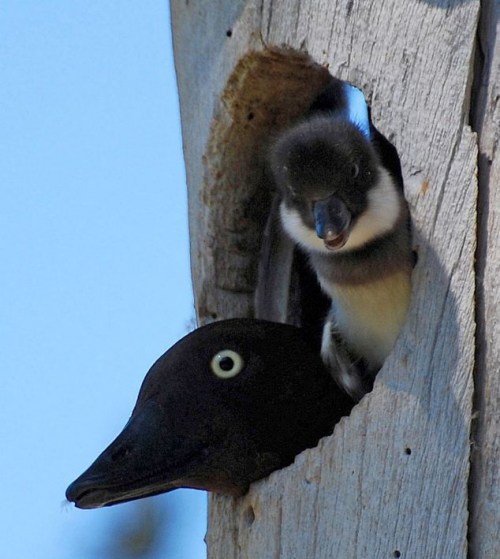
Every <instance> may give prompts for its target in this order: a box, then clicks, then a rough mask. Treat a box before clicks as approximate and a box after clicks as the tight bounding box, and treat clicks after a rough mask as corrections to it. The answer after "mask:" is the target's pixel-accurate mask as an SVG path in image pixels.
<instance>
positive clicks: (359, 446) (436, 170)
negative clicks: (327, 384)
mask: <svg viewBox="0 0 500 559" xmlns="http://www.w3.org/2000/svg"><path fill="white" fill-rule="evenodd" d="M234 4H235V3H234ZM232 5H233V2H231V1H229V0H227V1H224V0H219V2H217V3H210V9H208V4H207V2H203V1H201V0H198V1H193V0H190V2H189V7H187V8H186V7H185V5H184V3H183V2H182V3H181V2H180V1H173V2H172V13H173V26H174V44H175V52H176V67H177V72H178V77H179V90H180V97H181V108H182V118H183V133H184V144H185V154H186V163H187V167H188V183H189V190H190V220H191V235H192V243H193V246H192V266H193V276H194V284H195V293H196V298H197V305H198V311H199V315H200V318H201V319H202V320H203V321H204V320H210V319H211V317H214V318H225V317H228V316H235V315H237V314H239V315H241V316H244V315H246V314H251V312H252V296H253V289H254V287H255V281H256V277H251V274H252V273H253V271H252V270H255V269H256V268H255V267H254V266H255V261H254V260H252V256H251V254H253V253H255V247H256V246H258V244H259V240H260V237H259V227H262V224H261V223H259V222H258V220H256V221H255V223H253V224H251V225H249V229H248V231H246V232H245V234H244V235H243V236H242V239H244V240H245V242H246V239H248V238H251V239H252V243H250V245H249V246H250V248H249V250H247V251H246V252H245V254H244V255H243V258H242V260H240V261H239V262H238V260H237V259H233V258H232V257H231V256H230V255H231V254H232V251H233V249H234V247H235V246H237V245H238V243H237V242H236V241H235V237H233V239H232V240H231V239H230V237H231V234H232V233H231V232H232V229H234V226H235V223H234V222H231V221H229V225H227V226H224V227H220V223H224V220H225V219H226V218H225V217H224V215H223V213H222V212H220V211H219V210H218V209H217V208H215V209H214V208H213V207H211V206H210V204H207V203H206V200H205V203H204V202H203V201H202V199H201V198H200V195H201V194H200V193H203V195H205V194H207V193H208V199H209V201H210V200H213V201H215V203H216V204H221V203H223V202H224V201H223V200H220V199H217V195H216V192H217V189H218V188H224V187H223V186H222V187H221V186H220V185H221V181H220V179H221V177H220V176H217V172H216V173H213V174H212V178H210V177H208V178H207V176H208V175H210V173H211V172H212V171H211V170H212V169H214V168H215V169H217V170H218V171H221V170H222V171H223V170H224V169H225V168H226V165H227V169H228V172H229V173H232V174H233V177H237V176H238V172H239V178H240V179H241V178H243V179H246V178H249V179H250V183H251V184H252V185H255V184H258V180H256V179H255V177H254V176H253V175H252V174H251V173H250V171H249V170H248V168H247V166H248V164H249V163H248V161H249V159H248V157H247V158H245V157H243V156H242V157H241V158H238V157H235V156H234V154H233V153H231V150H234V148H235V145H234V143H235V142H236V143H237V144H238V145H237V147H238V148H239V153H240V154H244V153H247V156H248V150H249V149H250V148H251V147H252V146H256V145H258V144H259V143H260V141H261V140H262V139H263V138H264V137H265V136H266V135H268V134H272V130H273V129H275V128H276V127H279V126H281V125H283V124H284V123H285V122H286V121H287V120H290V119H293V118H295V117H296V116H298V115H300V114H301V110H302V111H303V109H304V108H305V107H306V106H307V101H308V99H310V97H311V93H314V90H315V88H317V87H319V85H318V83H316V84H314V83H313V84H312V85H311V83H309V80H308V79H307V80H306V79H305V76H307V77H308V78H311V77H312V76H314V75H316V76H319V75H320V73H319V72H318V70H317V69H316V70H315V71H313V72H312V73H311V72H310V71H309V69H308V67H307V65H304V64H302V63H301V62H300V61H299V59H297V57H294V56H292V55H290V60H289V62H288V63H287V62H286V60H283V59H282V58H281V57H280V56H276V57H274V55H273V53H272V52H271V53H269V52H268V51H267V50H266V49H269V48H274V47H282V46H285V47H288V48H292V49H295V50H296V51H304V50H307V51H308V52H309V54H310V55H311V56H312V58H313V59H314V60H315V61H316V62H318V63H320V64H327V65H329V68H330V71H331V72H332V73H333V74H334V75H336V76H337V77H339V78H342V79H346V80H349V81H351V82H353V83H355V84H356V85H358V86H359V87H361V88H362V90H363V91H364V92H365V94H367V96H368V99H369V101H370V102H371V104H372V110H373V119H374V122H375V124H376V125H377V127H378V128H379V129H380V130H381V132H383V133H384V134H386V135H387V136H388V137H389V138H390V139H391V140H392V141H393V142H394V143H395V145H396V146H397V148H398V150H399V152H400V155H401V159H402V164H403V169H404V173H405V178H406V183H407V195H408V198H409V201H410V205H411V209H412V214H413V216H414V221H415V227H416V231H417V240H416V242H417V244H418V245H419V263H418V266H417V268H416V270H415V273H414V297H413V302H412V309H411V312H410V318H409V320H408V323H407V325H406V327H405V329H404V332H403V335H402V336H401V337H400V339H399V341H398V344H397V347H396V348H395V351H394V352H393V354H392V355H391V357H390V358H389V359H388V361H387V363H386V365H385V366H384V369H383V371H382V372H381V373H380V375H379V378H378V380H377V382H376V386H375V389H374V391H373V393H372V394H370V395H369V396H368V397H366V398H365V399H364V400H363V401H362V402H361V403H360V404H359V405H358V406H357V407H356V408H355V409H354V410H353V413H352V414H351V416H350V417H349V418H346V419H345V420H343V421H342V422H341V423H340V424H339V426H338V427H337V429H336V431H335V433H334V434H333V436H331V437H329V438H327V439H324V440H323V441H322V442H321V443H320V445H319V447H318V448H316V449H313V450H309V451H306V452H305V453H303V454H302V455H300V456H299V457H298V458H297V460H296V462H295V464H294V465H292V466H290V467H289V468H286V469H285V470H282V471H280V472H276V473H274V474H273V475H272V476H270V478H269V479H267V480H263V481H262V482H259V483H257V484H254V486H253V487H252V488H251V490H250V493H249V494H248V495H247V496H246V497H244V498H242V499H239V500H233V499H230V498H224V497H215V498H211V510H210V519H209V532H208V538H207V541H208V545H209V555H210V556H211V557H214V558H221V557H224V558H226V557H227V558H233V557H234V558H236V557H239V558H240V557H251V558H254V557H259V559H261V558H267V557H269V558H275V557H276V558H277V557H286V558H293V557H297V558H302V557H304V558H305V557H318V558H323V557H324V558H327V557H341V558H342V559H349V558H351V557H352V558H355V557H370V558H372V557H373V558H378V557H391V556H399V555H398V553H400V554H401V557H408V558H414V557H415V558H416V557H419V558H420V557H447V558H448V557H449V558H459V557H465V556H466V552H467V540H466V535H467V517H468V509H467V507H468V502H467V481H468V470H469V432H470V421H471V400H472V367H473V362H474V299H473V298H474V268H473V260H474V250H475V205H476V179H475V170H476V147H475V137H474V135H473V134H472V133H471V131H470V130H469V128H468V127H467V126H466V125H465V124H464V122H465V116H466V114H467V112H468V108H469V107H468V104H469V92H470V87H471V80H472V72H471V66H472V52H473V44H474V37H475V31H476V23H477V15H478V5H479V3H478V0H470V1H459V0H455V1H453V0H450V1H449V2H447V3H445V2H430V1H429V2H423V1H418V0H408V1H405V2H400V1H399V0H385V1H384V2H371V3H369V2H360V1H353V0H336V1H333V0H332V1H326V0H324V1H313V0H309V1H308V0H301V1H299V0H297V1H296V2H293V1H285V0H282V1H276V0H264V1H263V2H257V1H253V0H248V1H247V2H245V3H243V2H239V3H238V9H236V8H235V7H234V8H230V6H232ZM184 9H186V12H184ZM218 10H219V11H220V17H221V20H224V19H225V21H224V23H221V22H220V21H215V20H216V18H215V17H214V15H213V13H214V12H216V11H218ZM208 12H210V13H208ZM227 28H231V30H232V36H231V37H227V36H226V30H227ZM457 30H460V32H457ZM193 33H196V39H194V38H193ZM197 33H200V34H201V35H202V37H200V41H199V42H198V36H197ZM250 51H255V52H257V53H262V56H264V57H268V61H269V65H268V71H267V73H265V74H266V75H264V76H263V75H260V74H259V73H256V74H253V75H251V73H249V71H248V67H247V70H246V73H245V72H241V69H239V67H238V64H240V63H241V58H242V57H243V56H244V55H247V54H248V53H249V52H250ZM266 53H267V54H266ZM284 56H285V55H284ZM273 57H274V58H273ZM257 58H259V57H258V56H257ZM259 60H260V59H259ZM247 64H259V63H258V62H255V59H254V58H251V59H250V62H248V61H247ZM287 64H288V69H289V72H288V74H290V75H287V76H286V78H284V77H283V76H284V75H285V74H286V73H287V72H286V68H287ZM301 72H302V74H301ZM249 75H251V76H252V79H253V80H254V81H259V80H263V82H262V83H266V84H267V85H266V87H269V84H271V83H272V81H273V79H275V80H276V81H277V82H279V84H281V85H280V86H279V87H278V88H277V89H276V90H275V91H274V96H275V97H277V99H278V100H277V102H275V103H274V104H272V105H271V106H272V107H273V108H272V109H269V105H266V106H265V107H264V108H263V112H262V113H261V116H260V117H259V118H252V121H251V122H252V123H253V124H252V126H253V127H255V130H250V131H248V129H247V132H246V133H245V134H250V136H251V137H252V138H253V139H252V141H251V142H250V143H249V142H248V139H247V138H245V134H243V131H242V130H243V119H242V115H244V114H248V113H247V112H243V111H247V110H248V107H247V106H246V105H245V106H244V107H242V108H241V111H242V112H241V113H237V112H236V113H235V112H234V110H233V109H234V106H235V100H236V99H233V100H232V101H231V102H229V104H228V102H227V99H228V97H227V92H228V91H233V92H234V91H236V92H237V95H236V98H238V96H239V95H241V94H242V92H243V91H244V89H242V88H241V87H240V88H239V89H238V87H237V86H238V84H241V83H244V80H245V79H246V78H248V76H249ZM273 76H274V78H273ZM293 76H299V79H298V80H294V79H293ZM320 81H321V80H319V82H320ZM290 84H292V85H290ZM293 84H295V85H293ZM247 86H248V87H257V89H258V88H259V87H260V86H259V85H258V84H257V86H255V84H253V85H252V83H251V82H250V81H248V82H247ZM290 87H295V89H294V92H295V93H294V94H296V95H299V93H300V90H301V88H302V90H304V88H307V89H306V90H305V91H308V92H309V93H306V94H303V95H302V97H298V98H299V105H300V106H298V107H295V112H293V111H292V112H290V111H289V112H288V113H286V111H285V112H283V111H282V110H280V107H281V108H283V107H282V106H284V107H285V108H286V107H288V106H289V105H288V103H287V102H286V101H284V100H283V98H281V99H280V98H279V95H282V96H286V94H287V92H288V94H289V93H290ZM231 88H232V89H231ZM264 89H265V88H262V87H261V90H260V92H261V94H264V93H265V91H264ZM257 98H258V96H257V95H254V96H253V97H252V96H251V95H250V97H248V96H247V97H244V100H245V103H247V104H248V102H249V101H251V104H252V106H253V104H255V103H256V100H257ZM221 99H222V101H221ZM280 101H281V102H280ZM228 107H229V108H228ZM301 107H302V108H301ZM273 111H275V112H276V111H277V112H276V114H278V115H279V118H278V120H277V121H276V120H274V121H273V119H272V114H274V113H273ZM285 113H286V114H285ZM254 116H255V115H254ZM234 126H236V128H234ZM238 127H239V129H240V131H239V133H238V132H237V129H238ZM214 130H215V133H214ZM228 130H229V131H230V132H229V134H228V132H227V131H228ZM263 130H264V133H263V132H262V131H263ZM221 138H222V140H221ZM228 154H229V157H226V155H228ZM203 155H205V156H206V158H205V160H203V161H202V157H203ZM251 155H252V157H250V161H254V164H255V168H254V169H253V171H252V172H259V167H260V168H262V166H263V163H262V157H263V156H262V155H261V153H260V152H259V151H258V150H256V151H255V152H252V154H251ZM214 165H215V166H214ZM229 183H230V184H232V185H233V189H234V192H235V193H234V194H233V196H232V197H229V204H228V205H226V207H225V210H226V212H233V211H234V210H235V209H237V208H240V211H241V207H246V206H245V204H246V200H248V199H249V198H248V197H249V194H255V192H249V191H248V190H246V188H247V186H245V185H246V181H245V180H242V181H240V182H238V181H237V180H235V179H231V180H230V181H229ZM243 183H245V184H243ZM263 185H264V188H265V187H266V186H265V180H264V179H263ZM252 188H255V186H254V187H252ZM214 193H215V194H214ZM227 219H229V220H231V219H232V218H227ZM249 231H250V233H249V235H250V237H247V236H246V234H247V233H248V232H249ZM233 233H234V232H233ZM236 233H238V231H236ZM260 235H261V233H260ZM228 239H229V241H228ZM240 240H241V239H240ZM214 247H219V248H221V247H222V250H224V251H225V256H224V259H222V260H220V261H219V262H220V265H217V262H218V260H217V257H216V254H215V252H214V250H215V248H214ZM228 255H229V256H228ZM239 256H240V257H241V254H239ZM228 258H229V260H228ZM231 267H233V268H232V269H231ZM227 270H229V272H227ZM242 270H247V272H246V273H245V274H243V275H241V273H242ZM219 274H222V277H223V278H225V279H224V280H223V281H222V282H221V281H219V279H218V275H219ZM227 278H232V279H231V280H230V281H226V280H227ZM249 278H250V279H249ZM409 452H411V454H409ZM394 554H395V555H394Z"/></svg>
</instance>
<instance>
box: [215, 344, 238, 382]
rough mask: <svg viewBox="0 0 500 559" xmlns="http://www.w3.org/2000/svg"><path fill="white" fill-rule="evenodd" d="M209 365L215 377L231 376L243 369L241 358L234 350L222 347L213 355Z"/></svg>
mask: <svg viewBox="0 0 500 559" xmlns="http://www.w3.org/2000/svg"><path fill="white" fill-rule="evenodd" d="M210 367H211V368H212V371H213V373H214V374H215V376H216V377H219V378H231V377H235V376H236V375H237V374H238V373H239V372H240V371H241V369H243V359H242V358H241V355H240V354H239V353H236V351H232V350H231V349H224V350H223V351H219V353H216V354H215V355H214V356H213V358H212V361H211V363H210Z"/></svg>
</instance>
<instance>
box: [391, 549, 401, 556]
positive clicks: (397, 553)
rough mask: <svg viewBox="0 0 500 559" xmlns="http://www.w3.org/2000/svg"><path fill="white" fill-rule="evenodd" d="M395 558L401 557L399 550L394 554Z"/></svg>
mask: <svg viewBox="0 0 500 559" xmlns="http://www.w3.org/2000/svg"><path fill="white" fill-rule="evenodd" d="M392 556H393V557H401V551H399V550H397V549H396V551H395V552H394V553H393V554H392Z"/></svg>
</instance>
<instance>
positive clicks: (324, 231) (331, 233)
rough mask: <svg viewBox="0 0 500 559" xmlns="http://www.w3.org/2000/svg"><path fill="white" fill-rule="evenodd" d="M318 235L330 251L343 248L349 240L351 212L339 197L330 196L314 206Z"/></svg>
mask: <svg viewBox="0 0 500 559" xmlns="http://www.w3.org/2000/svg"><path fill="white" fill-rule="evenodd" d="M314 217H315V219H316V235H318V237H319V238H320V239H323V242H324V243H325V247H326V248H327V249H329V250H338V249H339V248H342V247H343V246H344V245H345V244H346V243H347V240H348V239H349V231H350V225H351V212H350V211H349V210H348V209H347V207H346V205H345V204H344V202H343V201H342V200H341V199H340V198H339V197H338V196H330V197H328V198H325V199H324V200H319V201H318V202H316V203H315V204H314Z"/></svg>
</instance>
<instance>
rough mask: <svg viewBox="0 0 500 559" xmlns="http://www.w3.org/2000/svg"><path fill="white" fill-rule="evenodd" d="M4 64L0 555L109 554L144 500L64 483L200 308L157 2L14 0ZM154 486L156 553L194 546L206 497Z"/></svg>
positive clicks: (189, 557) (29, 558)
mask: <svg viewBox="0 0 500 559" xmlns="http://www.w3.org/2000/svg"><path fill="white" fill-rule="evenodd" d="M0 79H1V83H2V86H1V88H0V122H1V126H0V152H1V156H0V255H1V261H2V273H1V274H0V313H1V319H0V340H1V346H2V347H1V351H0V371H1V377H0V381H1V383H0V387H1V388H0V414H1V417H0V440H1V445H2V453H1V456H2V457H1V459H0V479H1V480H2V496H1V499H0V525H1V526H2V530H1V534H2V535H1V540H2V542H1V555H2V557H8V558H9V559H73V558H77V557H78V558H80V559H81V558H82V557H85V558H86V559H89V558H91V557H101V556H102V557H104V556H105V557H106V559H112V558H111V557H110V556H109V555H102V553H104V552H103V551H102V549H104V548H105V544H106V542H107V541H108V540H107V538H108V539H109V537H110V534H111V533H113V532H112V529H113V527H115V526H117V525H118V526H121V527H122V528H123V527H125V528H124V529H125V530H127V529H128V528H127V526H128V524H127V522H131V520H129V519H130V514H133V513H134V512H136V511H139V512H140V511H144V507H143V504H141V502H140V501H139V502H137V503H132V504H129V505H119V506H117V507H111V508H106V509H101V510H95V511H80V510H77V509H75V508H73V507H72V506H69V507H64V506H62V502H63V499H64V491H65V489H66V486H67V485H68V484H69V483H70V482H71V481H72V480H73V479H74V478H75V477H76V476H77V475H79V474H80V473H81V472H82V471H83V470H84V469H85V468H87V466H89V465H90V463H91V462H92V461H93V460H94V458H96V456H97V455H98V454H99V453H100V452H101V451H102V450H103V449H104V447H105V446H106V445H107V444H108V443H109V442H110V441H111V440H112V439H113V438H114V437H115V436H116V435H117V434H118V432H119V431H120V430H121V428H122V427H123V426H124V424H125V423H126V421H127V419H128V417H129V415H130V412H131V410H132V407H133V405H134V403H135V399H136V396H137V393H138V390H139V387H140V384H141V382H142V379H143V377H144V375H145V374H146V372H147V370H148V368H149V366H150V365H151V364H152V363H153V361H154V360H155V359H156V358H157V357H158V356H159V355H160V354H161V353H163V352H164V351H165V350H166V349H168V348H169V347H170V346H171V345H172V344H173V343H174V342H175V341H176V340H177V339H179V338H180V337H181V336H182V335H184V334H185V333H186V331H187V330H188V328H189V326H188V325H189V322H190V321H191V320H192V317H193V314H194V312H193V303H192V291H191V279H190V273H189V256H188V232H187V206H186V187H185V175H184V167H183V159H182V152H181V133H180V124H179V114H178V99H177V90H176V85H175V75H174V69H173V56H172V47H171V36H170V22H169V16H168V4H167V1H166V0H149V1H148V2H132V1H128V0H120V1H119V0H107V1H106V2H102V1H101V0H72V1H71V2H63V1H52V0H45V1H43V2H40V0H22V1H21V0H6V1H4V2H3V3H2V14H1V17H0ZM151 501H153V502H155V503H158V504H159V507H155V510H156V508H159V509H161V510H163V511H164V516H163V517H162V522H163V523H164V524H165V533H166V536H165V538H164V539H165V541H164V542H162V544H161V547H160V548H159V553H158V556H162V557H169V558H171V559H196V558H198V557H204V556H205V546H204V543H203V536H204V532H205V518H206V495H205V494H204V493H202V492H195V491H187V490H183V491H176V492H174V493H170V494H168V495H164V496H160V497H155V498H153V499H152V500H151ZM141 507H142V508H141ZM146 507H147V505H146ZM162 514H163V513H162ZM168 534H170V535H172V534H173V539H171V538H170V537H167V535H168ZM103 542H104V543H103ZM108 543H109V542H108ZM103 546H104V547H103ZM99 550H101V551H99ZM100 553H101V555H100Z"/></svg>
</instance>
